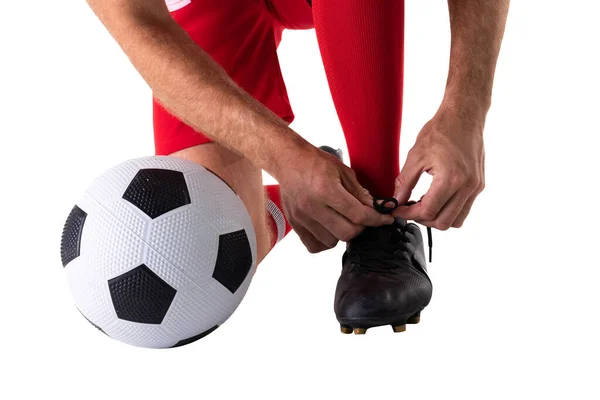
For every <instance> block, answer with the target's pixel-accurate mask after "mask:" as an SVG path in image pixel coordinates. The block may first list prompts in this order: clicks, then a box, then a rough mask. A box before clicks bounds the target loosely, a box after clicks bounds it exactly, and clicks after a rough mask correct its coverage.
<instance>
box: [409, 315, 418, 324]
mask: <svg viewBox="0 0 600 400" xmlns="http://www.w3.org/2000/svg"><path fill="white" fill-rule="evenodd" d="M419 322H421V316H420V315H419V314H417V315H413V316H412V317H410V318H409V319H408V321H406V323H407V324H418V323H419Z"/></svg>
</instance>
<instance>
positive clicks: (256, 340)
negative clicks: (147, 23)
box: [0, 0, 600, 399]
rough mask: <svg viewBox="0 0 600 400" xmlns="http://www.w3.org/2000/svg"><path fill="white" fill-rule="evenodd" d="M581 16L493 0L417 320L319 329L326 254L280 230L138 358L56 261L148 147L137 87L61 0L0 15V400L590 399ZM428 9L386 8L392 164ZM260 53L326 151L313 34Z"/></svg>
mask: <svg viewBox="0 0 600 400" xmlns="http://www.w3.org/2000/svg"><path fill="white" fill-rule="evenodd" d="M599 11H600V9H599V7H598V5H597V3H596V2H592V1H587V0H574V1H570V2H564V1H562V2H559V1H553V0H546V1H542V0H515V1H513V4H512V9H511V13H510V15H509V21H508V26H507V31H506V36H505V40H504V45H503V49H502V53H501V56H500V61H499V65H498V70H497V77H496V85H495V92H494V98H493V106H492V109H491V111H490V114H489V117H488V122H487V128H486V133H485V140H486V151H487V159H486V160H487V163H486V169H487V177H486V178H487V179H486V181H487V186H486V190H485V191H484V193H483V194H482V195H481V197H480V198H479V199H478V201H477V202H476V204H475V207H474V209H473V211H472V213H471V216H470V217H469V218H468V219H467V223H466V224H465V226H464V227H463V228H462V229H460V230H451V231H448V232H443V233H441V232H437V233H435V235H434V236H435V237H434V262H433V264H431V265H430V275H431V278H432V280H433V283H434V297H433V300H432V303H431V305H430V306H429V307H428V308H427V309H426V310H425V312H424V313H423V315H422V322H421V324H419V325H416V326H409V327H408V330H407V332H405V333H402V334H393V333H392V330H391V328H389V327H384V328H378V329H373V330H370V331H369V332H368V333H367V334H366V335H364V336H354V335H347V336H346V335H342V334H340V333H339V326H338V323H337V321H336V320H335V316H334V313H333V293H334V288H335V283H336V280H337V277H338V275H339V272H340V267H341V261H340V257H341V254H342V252H343V247H342V245H340V246H338V247H337V248H336V249H334V250H332V251H329V252H326V253H323V254H319V255H310V254H309V253H308V252H306V251H305V250H304V248H303V246H302V245H301V243H300V242H299V240H298V238H297V237H296V236H295V235H294V234H291V235H290V236H289V237H288V238H286V240H284V241H283V242H282V243H280V244H279V245H278V246H277V247H276V248H275V250H274V251H273V253H272V254H271V255H269V257H268V259H267V260H266V261H265V262H264V263H263V264H261V266H260V267H259V270H258V272H257V274H256V276H255V278H254V281H253V283H252V285H251V287H250V289H249V292H248V294H247V296H246V299H245V300H244V301H243V302H242V305H241V306H240V307H239V309H238V310H237V311H236V313H235V314H234V315H233V317H232V318H231V319H230V320H229V321H228V322H227V323H225V324H224V325H223V326H222V327H221V328H219V330H217V331H216V332H215V333H213V334H212V335H210V336H208V337H207V338H205V339H203V340H201V341H199V342H197V343H195V344H192V345H190V346H187V347H182V348H179V349H173V350H166V351H156V350H145V349H140V348H134V347H131V346H127V345H124V344H121V343H118V342H116V341H114V340H111V339H109V338H107V337H105V336H104V335H102V334H100V333H98V331H96V330H95V329H94V328H93V327H91V326H90V325H89V324H88V323H87V322H86V321H85V319H83V318H82V317H81V316H80V315H79V313H78V312H77V310H76V309H75V307H74V306H73V304H72V299H71V296H70V293H69V292H68V290H67V286H66V282H65V278H64V275H63V271H62V267H61V264H60V257H59V242H60V232H61V229H62V224H63V222H64V219H65V218H66V215H67V214H68V212H69V210H70V208H71V207H72V205H73V203H74V202H75V201H76V200H77V198H78V197H79V195H80V193H81V192H82V191H83V189H84V188H85V187H86V186H87V184H88V183H89V182H90V181H91V179H92V178H93V177H94V176H96V175H98V174H100V173H101V172H102V171H104V170H105V169H107V168H109V167H111V166H113V165H115V164H117V163H119V162H121V161H123V160H126V159H129V158H133V157H139V156H144V155H150V154H152V152H153V143H152V131H151V129H152V127H151V107H150V106H151V103H150V90H149V89H148V88H147V87H146V85H145V83H144V81H143V80H142V79H141V78H140V77H139V76H138V74H137V73H136V71H135V70H134V69H133V67H132V66H131V65H130V64H129V62H128V60H127V58H126V57H125V56H124V55H123V54H122V53H121V51H120V49H119V48H118V46H117V45H116V44H115V42H114V41H113V40H112V39H111V38H110V36H109V35H108V33H106V31H105V30H104V29H103V27H102V26H101V24H100V22H99V21H97V20H96V18H95V16H94V15H93V14H92V12H91V11H90V10H89V8H88V7H87V5H86V4H85V2H84V1H83V0H82V1H77V2H71V1H68V2H67V1H64V2H48V1H41V0H33V1H27V2H9V3H8V4H5V5H3V9H2V11H1V14H0V16H1V18H0V19H1V20H2V22H1V23H0V49H1V52H0V132H1V133H2V138H3V144H2V149H3V154H2V156H1V157H0V174H1V175H0V177H1V180H0V182H1V189H0V192H1V195H0V211H1V214H0V226H1V227H2V229H1V230H0V235H1V240H0V243H1V249H2V262H1V263H0V265H1V268H2V278H1V286H2V289H1V290H0V307H1V311H2V323H1V325H0V326H1V329H0V335H1V340H2V345H3V349H2V352H1V355H0V369H1V370H2V373H1V377H0V382H1V383H0V398H4V399H21V398H23V399H25V398H27V399H32V398H61V399H81V398H89V399H108V398H110V399H121V398H123V399H125V398H129V399H131V398H139V399H145V398H148V399H155V398H156V399H159V398H161V399H164V398H172V399H177V398H211V399H221V398H223V399H233V398H252V399H254V398H261V399H288V398H289V399H296V398H302V399H306V398H318V399H321V398H334V397H336V398H348V397H352V398H364V399H367V398H375V399H378V398H406V399H446V398H452V399H454V398H460V399H507V398H511V399H532V398H574V399H598V398H600V389H599V388H598V385H597V378H598V373H599V372H600V366H599V362H598V359H600V349H599V344H598V336H599V334H600V321H599V312H598V305H599V304H600V293H599V291H598V285H599V279H600V272H599V267H600V261H598V244H597V240H598V232H599V231H598V224H599V223H600V215H599V212H598V204H599V201H600V196H599V195H598V186H599V178H598V170H599V167H598V160H599V158H600V157H599V156H598V149H599V144H600V141H599V136H600V128H599V124H598V110H599V109H600V97H599V93H600V78H599V74H598V73H599V71H600V59H599V57H598V48H599V46H598V42H599V41H600V24H598V21H597V18H598V15H599ZM447 19H448V18H447V7H446V3H445V2H444V1H442V0H430V1H426V2H425V1H414V0H408V1H407V25H406V86H405V108H404V122H403V134H402V149H401V150H402V156H403V158H402V159H404V156H405V155H406V152H407V151H408V149H409V148H410V146H411V145H412V143H414V140H415V137H416V134H417V133H418V131H419V129H420V128H421V127H422V125H423V124H424V123H425V122H426V121H427V120H428V119H429V118H430V117H431V116H433V113H434V112H435V110H436V107H437V106H438V104H439V101H440V99H441V96H442V93H443V88H444V83H445V79H446V72H447V63H448V59H447V57H448V49H449V24H448V21H447ZM280 55H281V64H282V69H283V74H284V76H285V78H286V81H287V84H288V90H289V94H290V98H291V101H292V105H293V107H294V109H295V112H296V121H295V122H294V124H293V127H294V128H295V129H296V130H297V131H298V132H300V133H302V134H303V135H304V136H305V137H306V138H308V140H310V141H311V142H313V143H314V144H317V145H320V144H329V145H333V146H338V147H344V142H343V135H342V132H341V129H340V127H339V122H338V120H337V117H336V115H335V110H334V107H333V103H332V101H331V98H330V95H329V93H328V89H327V84H326V80H325V74H324V72H323V67H322V64H321V63H320V56H319V52H318V47H317V42H316V38H315V33H314V31H304V32H287V33H286V34H285V37H284V41H283V44H282V46H281V48H280ZM324 142H325V143H324ZM420 190H421V191H423V190H425V184H421V185H420Z"/></svg>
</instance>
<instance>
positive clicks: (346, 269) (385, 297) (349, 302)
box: [334, 207, 433, 334]
mask: <svg viewBox="0 0 600 400" xmlns="http://www.w3.org/2000/svg"><path fill="white" fill-rule="evenodd" d="M394 208H395V207H394ZM428 233H430V232H429V231H428ZM430 246H431V243H430ZM432 289H433V288H432V284H431V280H430V279H429V277H428V276H427V269H426V261H425V252H424V248H423V236H422V235H421V230H420V229H419V227H418V226H417V225H415V224H414V223H407V222H406V221H404V220H402V219H400V218H396V222H395V223H394V224H392V225H386V226H381V227H376V228H375V227H367V228H365V230H364V231H363V232H362V233H361V234H360V235H358V236H357V237H356V238H354V239H352V240H351V241H350V242H348V244H347V247H346V252H345V253H344V256H343V258H342V274H341V276H340V278H339V280H338V283H337V288H336V292H335V304H334V310H335V314H336V316H337V319H338V321H339V322H340V325H341V331H342V333H352V332H354V333H355V334H364V333H365V332H366V331H367V329H369V328H372V327H375V326H382V325H391V326H392V328H393V329H394V332H403V331H404V330H405V329H406V324H416V323H418V322H419V320H420V315H421V311H422V310H423V309H424V308H425V307H426V306H427V305H428V304H429V301H430V300H431V295H432Z"/></svg>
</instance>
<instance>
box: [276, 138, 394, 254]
mask: <svg viewBox="0 0 600 400" xmlns="http://www.w3.org/2000/svg"><path fill="white" fill-rule="evenodd" d="M277 178H278V181H279V185H280V191H281V198H282V203H283V208H284V211H285V214H286V216H287V218H288V221H289V223H290V225H291V226H292V227H293V228H294V230H295V231H296V233H297V234H298V236H300V239H301V240H302V243H304V245H305V246H306V248H307V249H308V250H309V251H310V252H311V253H318V252H320V251H323V250H327V249H330V248H332V247H335V245H336V244H337V243H338V240H342V241H349V240H350V239H352V238H354V237H355V236H356V235H358V234H359V233H360V232H361V231H362V230H363V229H364V227H365V226H380V225H384V224H390V223H392V222H393V218H392V217H391V216H390V215H383V214H380V213H378V212H377V211H375V209H373V198H372V197H371V195H370V194H369V192H368V191H367V190H366V189H365V188H363V187H362V186H361V185H360V184H359V183H358V181H357V180H356V175H355V174H354V171H353V170H352V169H350V168H348V167H347V166H345V165H344V164H343V163H342V162H341V161H339V160H338V159H337V158H335V157H334V156H333V155H331V154H328V153H326V152H324V151H321V150H319V149H317V148H311V149H308V150H307V151H303V153H302V154H301V155H298V156H296V157H294V158H293V160H290V162H289V164H288V165H287V167H286V168H285V169H282V173H281V174H280V176H279V177H277Z"/></svg>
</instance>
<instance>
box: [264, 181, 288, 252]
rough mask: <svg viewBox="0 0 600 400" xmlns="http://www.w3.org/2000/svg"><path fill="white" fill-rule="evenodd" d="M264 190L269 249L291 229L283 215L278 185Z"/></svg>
mask: <svg viewBox="0 0 600 400" xmlns="http://www.w3.org/2000/svg"><path fill="white" fill-rule="evenodd" d="M265 190H266V191H267V204H266V207H267V219H268V222H269V229H270V230H271V248H273V247H275V245H276V244H277V242H279V241H280V240H281V239H283V238H284V237H285V235H287V234H288V233H289V232H290V231H291V230H292V227H291V226H290V224H289V223H288V221H287V219H286V218H285V214H284V213H283V207H282V206H281V196H280V195H279V185H267V186H265Z"/></svg>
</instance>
